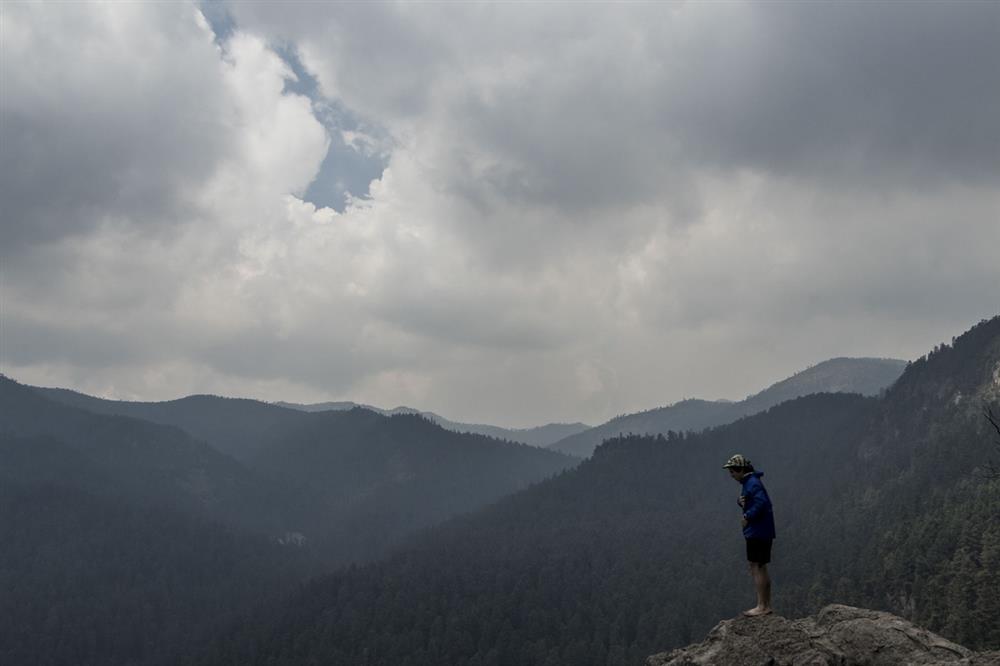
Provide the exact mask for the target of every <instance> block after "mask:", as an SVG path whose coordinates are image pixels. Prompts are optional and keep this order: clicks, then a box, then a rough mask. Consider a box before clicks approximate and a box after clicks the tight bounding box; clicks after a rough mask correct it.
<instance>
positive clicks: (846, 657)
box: [646, 605, 1000, 666]
mask: <svg viewBox="0 0 1000 666" xmlns="http://www.w3.org/2000/svg"><path fill="white" fill-rule="evenodd" d="M702 664H711V665H712V666H827V665H830V666H855V665H856V666H883V665H888V664H893V665H898V664H949V665H955V666H957V665H965V666H987V665H988V664H989V665H994V666H1000V652H978V653H977V652H973V651H972V650H969V649H967V648H964V647H962V646H961V645H958V644H956V643H952V642H951V641H949V640H946V639H944V638H942V637H940V636H938V635H936V634H932V633H931V632H929V631H927V630H925V629H921V628H920V627H917V626H915V625H913V624H911V623H910V622H907V621H906V620H904V619H902V618H900V617H897V616H895V615H892V614H890V613H883V612H880V611H873V610H868V609H866V608H853V607H851V606H841V605H832V606H827V607H825V608H824V609H823V610H821V611H820V612H819V613H818V614H817V615H816V616H814V617H807V618H803V619H799V620H789V619H787V618H784V617H781V616H780V615H767V616H764V617H756V618H746V617H740V618H736V619H733V620H725V621H723V622H720V623H719V624H718V625H716V627H715V628H714V629H712V631H710V632H709V634H708V636H707V637H706V638H705V640H704V641H703V642H701V643H698V644H695V645H689V646H687V647H685V648H680V649H677V650H674V651H673V652H664V653H661V654H656V655H653V656H651V657H649V658H648V659H647V660H646V665H647V666H696V665H697V666H701V665H702Z"/></svg>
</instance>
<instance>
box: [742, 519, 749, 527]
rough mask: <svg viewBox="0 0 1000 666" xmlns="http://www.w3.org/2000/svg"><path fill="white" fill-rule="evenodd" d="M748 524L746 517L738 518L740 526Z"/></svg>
mask: <svg viewBox="0 0 1000 666" xmlns="http://www.w3.org/2000/svg"><path fill="white" fill-rule="evenodd" d="M749 524H750V521H749V520H747V519H746V518H740V526H741V527H746V526H747V525H749Z"/></svg>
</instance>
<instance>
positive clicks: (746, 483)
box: [723, 453, 774, 617]
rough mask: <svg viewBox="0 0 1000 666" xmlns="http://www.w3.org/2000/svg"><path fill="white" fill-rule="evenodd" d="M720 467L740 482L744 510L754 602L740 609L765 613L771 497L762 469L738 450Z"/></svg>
mask: <svg viewBox="0 0 1000 666" xmlns="http://www.w3.org/2000/svg"><path fill="white" fill-rule="evenodd" d="M723 468H724V469H727V470H729V476H731V477H732V478H733V479H734V480H735V481H738V482H739V483H740V484H741V485H742V486H743V489H742V491H741V492H740V497H739V499H738V500H736V502H737V504H739V505H740V508H741V509H742V510H743V517H742V519H741V521H740V522H741V524H742V526H743V537H744V538H745V539H746V542H747V561H748V562H749V563H750V575H751V576H753V584H754V588H755V589H756V590H757V605H756V606H755V607H753V608H751V609H750V610H748V611H743V614H744V615H746V616H749V617H756V616H758V615H767V614H768V613H770V612H771V577H770V575H768V573H767V564H768V562H770V561H771V543H772V542H773V541H774V513H773V511H772V509H771V498H770V497H768V495H767V490H766V489H765V488H764V484H763V483H761V481H760V477H762V476H764V473H763V472H755V471H754V469H753V465H752V464H750V459H749V458H747V457H745V456H741V455H740V454H738V453H737V454H736V455H734V456H733V457H731V458H730V459H729V460H727V461H726V464H725V465H723Z"/></svg>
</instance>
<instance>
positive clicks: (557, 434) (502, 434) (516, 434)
mask: <svg viewBox="0 0 1000 666" xmlns="http://www.w3.org/2000/svg"><path fill="white" fill-rule="evenodd" d="M272 404H275V405H278V406H279V407H286V408H288V409H297V410H300V411H303V412H325V411H342V410H348V409H353V408H355V407H362V408H364V409H370V410H371V411H373V412H378V413H379V414H383V415H385V416H395V415H396V414H419V415H420V416H423V417H424V418H427V419H430V420H431V421H433V422H435V423H437V424H438V425H439V426H441V427H442V428H444V429H445V430H452V431H454V432H468V433H472V434H475V435H486V436H487V437H495V438H497V439H505V440H507V441H509V442H520V443H521V444H529V445H531V446H550V445H551V444H554V443H555V442H558V441H559V440H561V439H565V438H566V437H570V436H572V435H575V434H577V433H580V432H584V431H585V430H588V429H590V427H591V426H589V425H587V424H586V423H547V424H545V425H543V426H535V427H534V428H504V427H501V426H495V425H488V424H484V423H461V422H459V421H451V420H449V419H446V418H445V417H443V416H441V415H440V414H435V413H434V412H425V411H420V410H419V409H414V408H413V407H403V406H400V407H393V408H392V409H382V408H380V407H373V406H372V405H365V404H360V403H356V402H350V401H338V402H315V403H311V404H300V403H296V402H275V403H272Z"/></svg>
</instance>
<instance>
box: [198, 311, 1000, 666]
mask: <svg viewBox="0 0 1000 666" xmlns="http://www.w3.org/2000/svg"><path fill="white" fill-rule="evenodd" d="M998 406H1000V318H995V319H993V320H990V321H984V322H982V323H980V324H979V325H977V326H975V327H974V328H973V329H971V330H970V331H968V332H967V333H965V334H964V335H962V336H960V337H958V338H957V339H956V340H955V341H954V343H953V344H952V345H950V346H949V345H942V346H939V347H937V348H935V350H933V351H932V352H931V353H930V354H928V355H927V356H926V357H923V358H921V359H918V360H917V361H915V362H913V363H911V364H910V365H909V366H908V367H907V368H906V370H905V372H904V373H903V375H902V376H901V377H900V378H899V380H898V381H897V382H896V383H895V384H893V386H892V387H891V388H890V389H889V390H888V391H886V392H885V393H884V394H883V395H882V396H880V397H864V396H860V395H857V394H814V395H809V396H806V397H802V398H797V399H794V400H791V401H787V402H784V403H782V404H780V405H777V406H775V407H772V408H770V409H768V410H766V411H764V412H760V413H757V414H755V415H752V416H748V417H744V418H742V419H740V420H738V421H736V422H734V423H732V424H728V425H724V426H720V427H717V428H713V429H710V430H706V431H704V432H701V433H697V434H691V433H688V434H684V433H677V432H676V431H675V432H673V433H670V434H668V435H667V436H662V435H657V436H641V435H630V436H622V437H617V438H614V439H611V440H608V441H606V442H604V443H603V444H602V445H601V446H600V447H598V448H597V450H596V451H595V453H594V455H593V456H592V457H591V458H590V459H588V460H586V461H584V462H583V463H581V464H580V465H578V466H577V467H575V468H574V469H572V470H568V471H566V472H564V473H562V474H561V475H559V476H557V477H555V478H553V479H550V480H548V481H546V482H545V483H542V484H539V485H537V486H534V487H533V488H530V489H528V490H525V491H523V492H521V493H518V494H516V495H513V496H511V497H508V498H506V499H504V500H502V501H500V502H498V503H496V504H494V505H492V506H490V507H486V508H484V509H482V510H480V511H478V512H476V513H474V514H470V515H466V516H462V517H458V518H455V519H453V520H451V521H449V522H448V523H446V524H444V525H442V526H440V527H438V528H435V529H432V530H430V531H428V532H425V533H422V534H420V535H418V536H416V537H414V538H413V539H411V540H410V541H409V542H408V543H407V544H405V545H404V546H403V547H401V548H399V549H397V551H396V552H395V553H394V554H393V555H391V556H390V557H388V558H386V559H383V560H381V561H378V562H373V563H371V564H368V565H365V566H363V567H359V568H355V569H351V570H349V571H340V572H337V573H334V574H332V575H329V576H325V577H322V578H319V579H316V580H314V581H312V582H311V583H310V584H309V585H307V586H305V587H304V588H302V589H301V590H300V591H299V592H298V593H296V594H295V595H293V596H292V597H290V598H289V599H287V600H286V602H285V603H284V604H283V605H281V606H278V607H273V608H269V609H266V610H265V611H264V612H261V613H257V614H251V615H250V616H248V617H247V618H246V619H245V620H243V621H241V623H240V624H238V625H234V626H233V627H232V629H231V630H230V632H228V633H227V634H225V635H224V636H220V637H219V638H218V639H217V640H216V641H215V643H214V646H213V649H212V651H211V655H212V659H216V660H218V661H216V662H212V661H211V660H209V661H206V662H204V663H246V664H268V665H273V666H283V665H285V664H300V663H344V664H348V663H351V664H353V663H369V664H401V663H406V664H413V665H420V664H428V665H429V664H435V665H447V664H475V665H480V666H481V665H483V664H496V665H508V664H509V665H512V666H513V665H515V664H516V665H526V666H530V665H549V664H582V665H588V664H594V665H597V664H601V665H607V664H613V665H618V664H641V663H642V662H643V660H644V659H645V658H646V656H648V655H650V654H653V653H657V652H663V651H665V650H670V649H672V648H676V647H680V646H683V645H686V644H688V643H691V642H693V641H694V640H696V639H697V638H698V637H700V636H703V635H704V634H705V632H707V631H708V630H709V629H710V628H711V627H712V626H713V625H714V624H715V623H716V622H717V621H718V620H719V618H724V617H732V616H734V615H736V614H737V613H738V612H739V610H741V609H742V608H747V607H749V606H750V605H752V600H753V592H752V585H751V583H750V580H749V577H748V576H747V574H746V568H745V563H744V562H743V546H742V541H743V539H742V535H741V533H740V529H739V521H738V519H739V516H740V513H739V509H738V507H737V505H736V502H735V500H736V495H737V490H738V489H737V487H736V486H734V485H733V483H732V481H731V480H730V479H729V478H728V475H726V474H725V473H724V471H723V470H722V464H723V462H724V461H725V460H726V459H727V458H728V457H729V456H730V455H731V454H732V453H734V452H741V453H743V454H745V455H748V456H749V457H750V458H751V459H752V460H753V461H754V462H755V464H756V466H757V468H758V470H764V471H765V472H766V475H765V477H764V479H765V483H766V484H767V487H768V490H769V492H770V494H771V497H772V499H773V500H774V502H775V506H776V509H775V514H776V521H777V530H778V538H777V540H776V542H775V557H774V561H773V562H772V565H771V568H772V571H773V574H772V575H773V576H774V578H775V600H776V604H777V605H778V608H779V610H780V611H781V612H782V613H783V614H786V615H791V616H799V615H808V614H810V613H815V612H816V611H818V610H819V609H820V608H822V607H823V606H826V605H827V604H830V603H834V602H836V603H846V604H850V605H855V606H866V607H869V608H874V609H878V610H885V611H890V612H894V613H897V614H899V615H902V616H904V617H906V618H907V619H909V620H912V621H915V622H917V623H918V624H920V625H922V626H926V627H928V628H930V629H931V630H932V631H935V632H937V633H940V634H942V635H943V636H945V637H947V638H948V639H950V640H954V641H957V642H959V643H962V644H965V645H967V646H969V647H971V648H973V649H995V648H996V647H997V646H998V645H1000V621H998V620H997V618H998V617H1000V595H997V594H996V590H998V589H1000V522H998V521H997V520H996V507H997V506H1000V478H997V477H996V476H993V475H991V474H990V473H989V470H990V469H991V467H990V463H991V461H995V460H996V458H997V456H998V454H1000V450H998V449H997V447H996V446H995V445H994V444H993V441H992V439H993V438H994V437H995V433H994V432H993V431H992V430H991V429H990V426H989V424H988V422H987V420H986V419H984V418H983V410H984V408H987V409H993V410H994V411H996V409H997V407H998Z"/></svg>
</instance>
